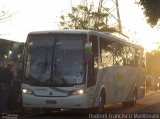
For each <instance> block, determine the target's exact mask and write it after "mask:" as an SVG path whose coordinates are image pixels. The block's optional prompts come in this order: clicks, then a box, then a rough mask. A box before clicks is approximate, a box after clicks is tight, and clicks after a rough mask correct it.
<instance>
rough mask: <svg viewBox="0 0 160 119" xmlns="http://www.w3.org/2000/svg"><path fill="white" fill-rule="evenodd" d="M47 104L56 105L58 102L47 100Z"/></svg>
mask: <svg viewBox="0 0 160 119" xmlns="http://www.w3.org/2000/svg"><path fill="white" fill-rule="evenodd" d="M46 104H56V100H46Z"/></svg>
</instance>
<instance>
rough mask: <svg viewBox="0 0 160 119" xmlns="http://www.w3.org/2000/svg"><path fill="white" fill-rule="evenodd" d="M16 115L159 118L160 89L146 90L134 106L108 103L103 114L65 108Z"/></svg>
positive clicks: (62, 118) (47, 118)
mask: <svg viewBox="0 0 160 119" xmlns="http://www.w3.org/2000/svg"><path fill="white" fill-rule="evenodd" d="M18 117H19V118H20V117H21V118H22V117H23V118H24V119H97V118H98V119H99V118H103V119H106V118H110V119H124V118H139V119H143V118H144V119H146V118H148V119H152V118H153V119H160V91H150V92H148V93H147V94H146V96H145V97H144V98H143V99H140V100H138V101H137V104H136V105H135V106H134V107H127V108H124V107H122V105H121V104H114V105H108V106H106V110H105V113H104V114H98V113H93V112H92V110H85V111H75V110H67V111H61V112H53V113H51V114H44V113H41V114H32V115H29V114H28V115H27V114H26V115H23V116H21V115H18Z"/></svg>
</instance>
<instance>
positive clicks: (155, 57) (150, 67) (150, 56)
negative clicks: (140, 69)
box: [146, 50, 160, 77]
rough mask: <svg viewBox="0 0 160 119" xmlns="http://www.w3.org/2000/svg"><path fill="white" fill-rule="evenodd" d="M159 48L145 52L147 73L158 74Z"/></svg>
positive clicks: (159, 68) (159, 72) (159, 63)
mask: <svg viewBox="0 0 160 119" xmlns="http://www.w3.org/2000/svg"><path fill="white" fill-rule="evenodd" d="M159 61H160V50H155V51H152V52H148V53H146V66H147V73H148V74H151V75H154V76H156V77H159V76H160V67H159V66H160V62H159Z"/></svg>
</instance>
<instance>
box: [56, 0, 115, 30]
mask: <svg viewBox="0 0 160 119" xmlns="http://www.w3.org/2000/svg"><path fill="white" fill-rule="evenodd" d="M107 16H108V12H107V11H106V8H104V7H103V0H100V1H99V6H98V8H97V9H95V8H94V5H93V2H92V3H91V4H88V3H87V0H86V1H85V2H83V0H82V1H81V4H79V5H78V6H76V7H72V9H71V13H68V15H67V16H64V15H61V16H60V22H59V26H60V27H61V28H63V29H89V30H97V31H105V32H106V31H110V32H115V31H116V30H115V28H109V27H108V25H107Z"/></svg>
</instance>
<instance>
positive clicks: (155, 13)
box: [138, 0, 160, 27]
mask: <svg viewBox="0 0 160 119" xmlns="http://www.w3.org/2000/svg"><path fill="white" fill-rule="evenodd" d="M138 4H140V5H141V6H143V8H142V9H143V11H144V14H145V16H146V17H147V22H148V23H149V24H150V25H151V26H152V27H154V26H155V25H157V23H158V20H159V19H160V0H140V1H139V2H138Z"/></svg>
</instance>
